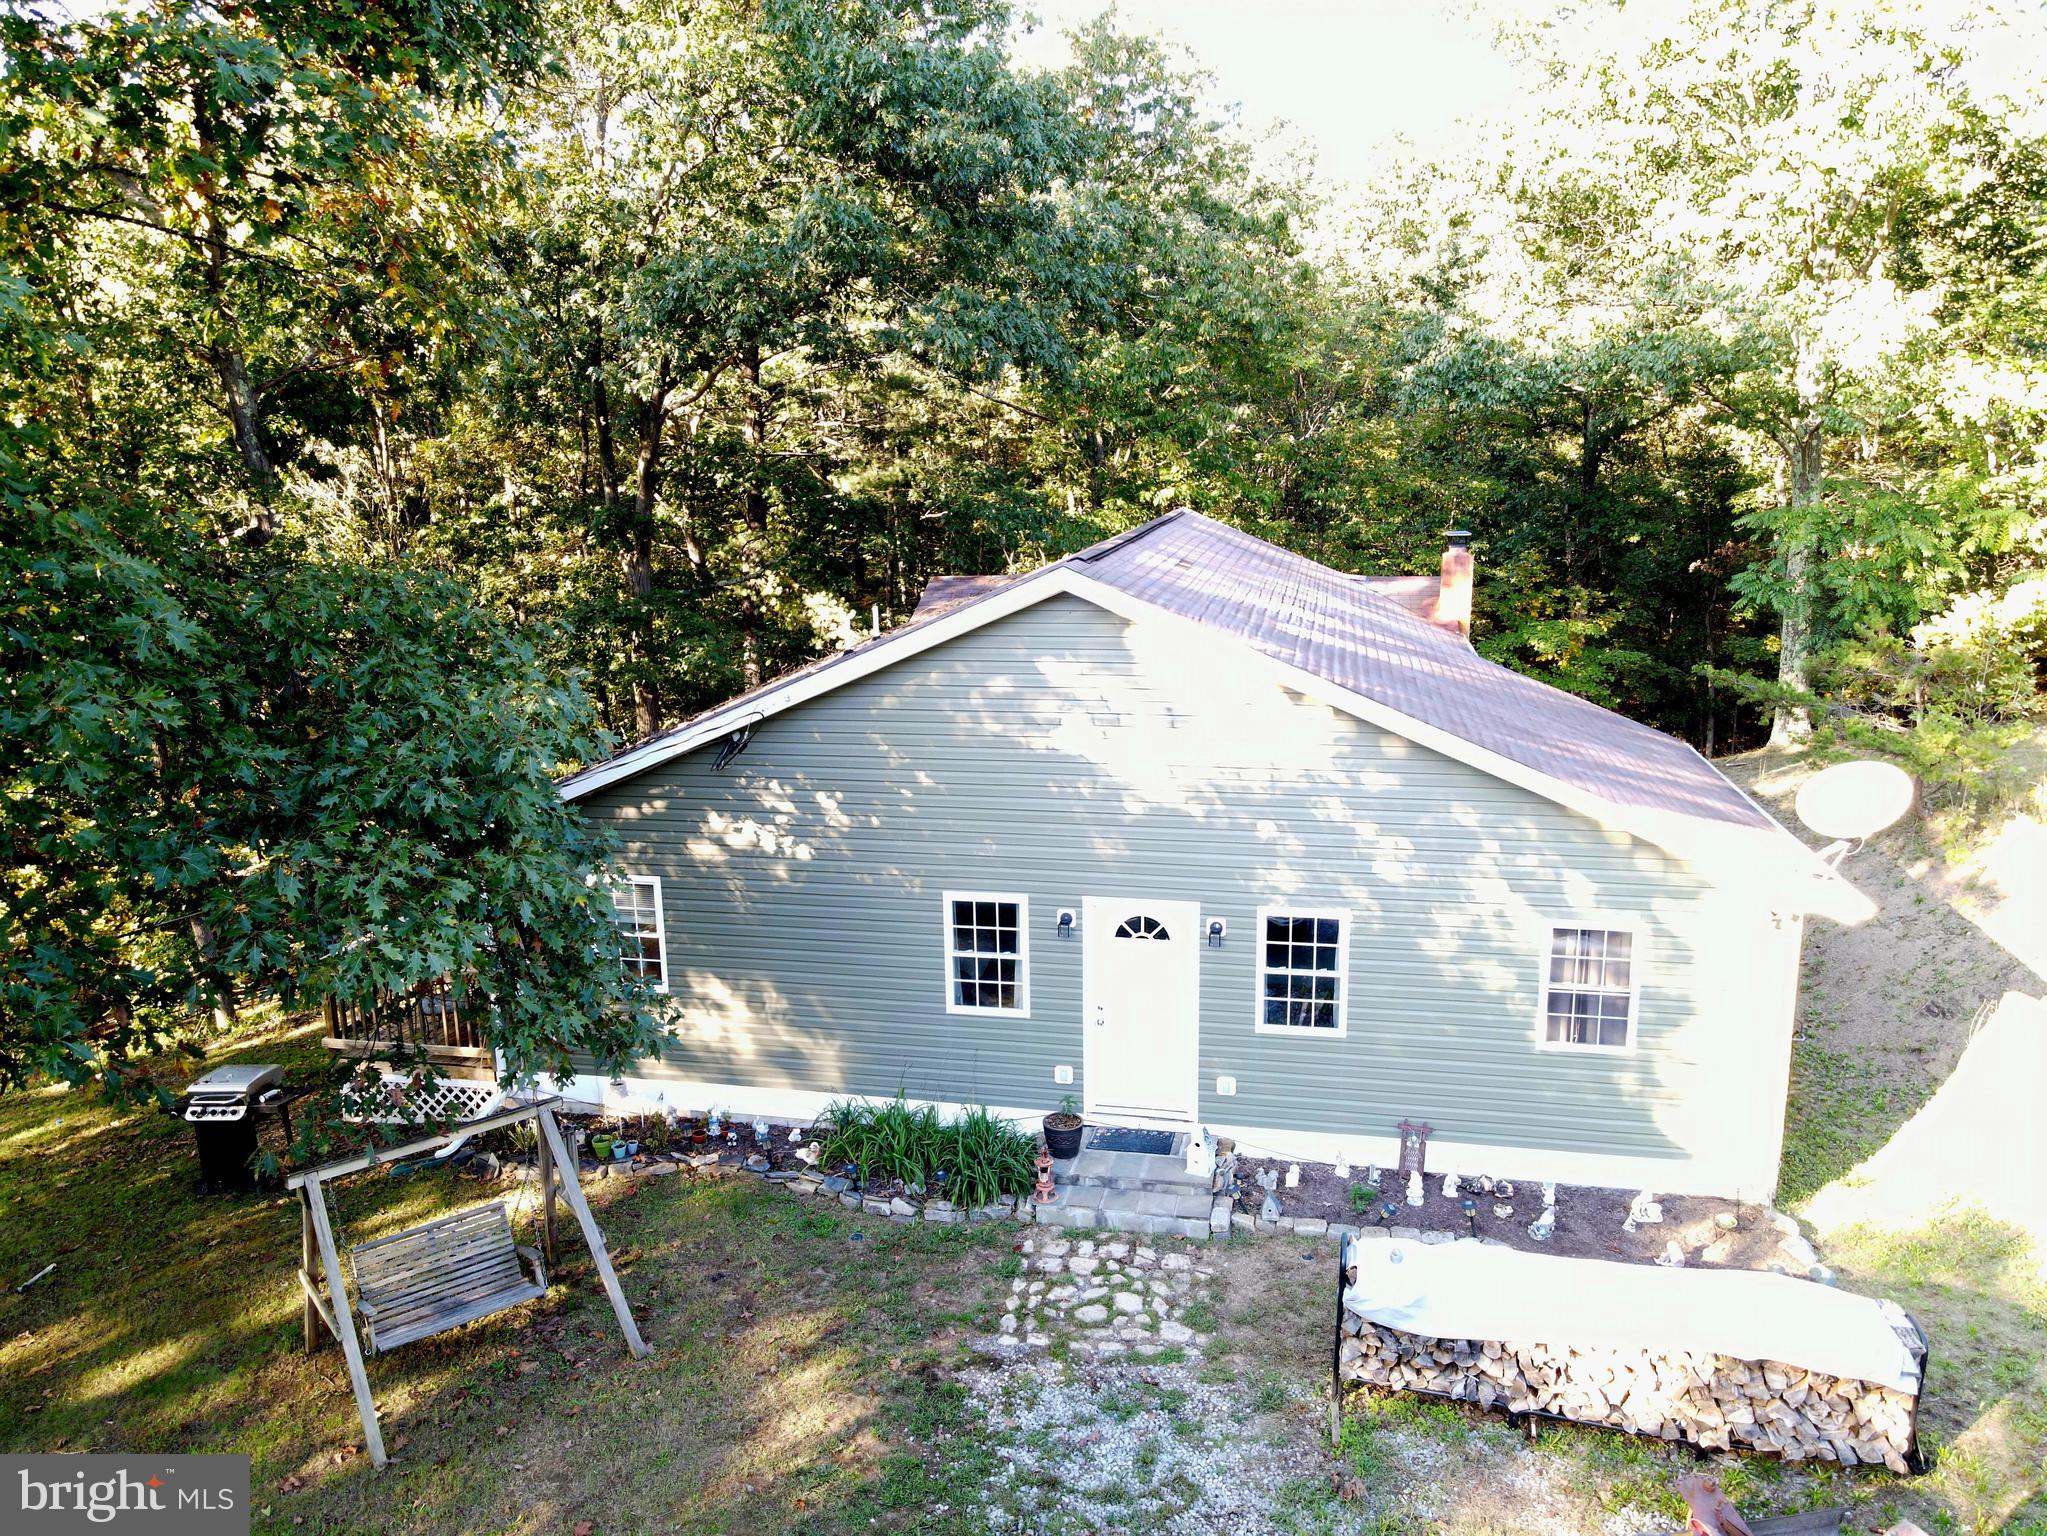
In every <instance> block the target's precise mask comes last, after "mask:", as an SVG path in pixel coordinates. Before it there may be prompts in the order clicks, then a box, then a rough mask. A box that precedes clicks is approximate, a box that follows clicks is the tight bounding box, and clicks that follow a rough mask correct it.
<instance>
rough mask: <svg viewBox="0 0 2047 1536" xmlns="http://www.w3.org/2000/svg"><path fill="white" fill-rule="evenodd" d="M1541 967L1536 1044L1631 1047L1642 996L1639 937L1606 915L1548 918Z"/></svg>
mask: <svg viewBox="0 0 2047 1536" xmlns="http://www.w3.org/2000/svg"><path fill="white" fill-rule="evenodd" d="M1546 933H1547V938H1548V942H1547V944H1546V946H1545V949H1544V955H1543V966H1542V1001H1541V1006H1540V1009H1539V1013H1538V1022H1539V1027H1540V1029H1541V1035H1540V1036H1539V1040H1540V1043H1541V1044H1542V1046H1543V1047H1544V1048H1545V1049H1549V1050H1560V1051H1631V1050H1633V1049H1634V1048H1635V1017H1636V1011H1637V1005H1638V1003H1639V1001H1640V999H1641V995H1642V949H1641V937H1640V935H1639V933H1638V932H1637V931H1636V929H1635V928H1634V927H1633V925H1631V924H1628V923H1623V922H1619V921H1616V920H1614V919H1612V918H1581V919H1576V920H1572V921H1560V922H1555V923H1552V924H1550V925H1549V926H1548V928H1547V930H1546Z"/></svg>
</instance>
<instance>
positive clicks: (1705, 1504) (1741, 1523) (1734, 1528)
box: [1675, 1472, 1755, 1536]
mask: <svg viewBox="0 0 2047 1536" xmlns="http://www.w3.org/2000/svg"><path fill="white" fill-rule="evenodd" d="M1675 1486H1676V1488H1677V1496H1678V1497H1679V1498H1681V1499H1683V1500H1684V1501H1685V1508H1686V1510H1687V1511H1688V1512H1689V1513H1690V1515H1691V1522H1690V1524H1689V1525H1687V1527H1686V1530H1687V1531H1688V1532H1689V1533H1691V1536H1755V1532H1754V1531H1752V1530H1751V1529H1750V1528H1749V1523H1748V1522H1747V1521H1746V1520H1744V1519H1742V1518H1741V1511H1740V1510H1738V1509H1736V1508H1735V1507H1734V1506H1733V1505H1732V1504H1730V1503H1729V1502H1728V1501H1727V1495H1726V1494H1724V1493H1722V1492H1721V1491H1720V1482H1719V1479H1717V1478H1715V1477H1712V1476H1711V1475H1709V1474H1707V1473H1704V1472H1688V1473H1686V1474H1685V1475H1684V1476H1683V1477H1681V1478H1679V1479H1678V1480H1677V1483H1676V1485H1675Z"/></svg>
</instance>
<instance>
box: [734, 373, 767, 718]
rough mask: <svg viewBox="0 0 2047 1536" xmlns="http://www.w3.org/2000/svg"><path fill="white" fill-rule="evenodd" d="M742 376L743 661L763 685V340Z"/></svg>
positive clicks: (752, 684) (747, 678)
mask: <svg viewBox="0 0 2047 1536" xmlns="http://www.w3.org/2000/svg"><path fill="white" fill-rule="evenodd" d="M739 376H740V379H741V382H742V383H743V384H744V386H745V389H746V419H745V425H744V431H745V437H746V447H747V454H748V462H747V470H746V490H745V494H744V496H743V498H742V501H741V508H740V515H741V517H742V519H743V520H744V522H745V524H746V532H745V535H744V537H743V538H742V540H741V548H742V550H743V555H742V558H743V559H744V561H745V562H746V563H745V569H744V570H743V571H742V573H741V576H740V589H739V665H740V675H741V678H742V679H743V681H744V683H745V685H746V686H747V687H748V688H758V687H759V686H760V685H761V676H762V668H761V614H760V592H759V586H758V580H759V576H760V558H761V554H762V551H763V546H764V544H765V542H766V538H767V532H768V492H767V487H766V485H765V484H763V483H762V477H763V476H764V475H765V474H766V473H767V451H768V397H767V392H766V391H765V390H764V389H762V387H761V349H760V343H759V342H748V343H747V344H746V347H745V348H744V350H743V351H741V353H740V356H739Z"/></svg>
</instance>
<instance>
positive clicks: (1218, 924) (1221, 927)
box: [1208, 917, 1230, 949]
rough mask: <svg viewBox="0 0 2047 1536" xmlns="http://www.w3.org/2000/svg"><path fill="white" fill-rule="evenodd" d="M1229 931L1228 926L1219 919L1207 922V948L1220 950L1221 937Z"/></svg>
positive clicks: (1212, 918)
mask: <svg viewBox="0 0 2047 1536" xmlns="http://www.w3.org/2000/svg"><path fill="white" fill-rule="evenodd" d="M1229 931H1230V925H1229V924H1228V923H1226V922H1224V921H1223V920H1222V919H1221V918H1219V917H1211V918H1210V919H1209V920H1208V947H1209V948H1210V949H1221V948H1222V947H1223V935H1224V934H1226V933H1228V932H1229Z"/></svg>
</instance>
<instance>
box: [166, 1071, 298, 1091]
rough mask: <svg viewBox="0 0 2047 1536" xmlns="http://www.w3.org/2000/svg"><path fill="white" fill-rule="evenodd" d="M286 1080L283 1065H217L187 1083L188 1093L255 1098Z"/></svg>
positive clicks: (186, 1089)
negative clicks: (266, 1089)
mask: <svg viewBox="0 0 2047 1536" xmlns="http://www.w3.org/2000/svg"><path fill="white" fill-rule="evenodd" d="M283 1081H284V1068H283V1067H264V1066H248V1067H215V1068H214V1069H213V1070H212V1071H211V1072H208V1073H207V1074H206V1075H205V1076H204V1077H196V1078H194V1079H193V1080H192V1081H191V1082H189V1083H187V1084H186V1085H185V1092H186V1093H187V1094H202V1093H203V1094H206V1095H207V1096H208V1097H213V1096H215V1095H240V1096H245V1097H250V1098H253V1097H254V1096H255V1095H256V1094H258V1093H260V1092H261V1091H262V1090H263V1089H265V1088H268V1087H271V1086H272V1085H274V1084H277V1083H281V1082H283Z"/></svg>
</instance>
